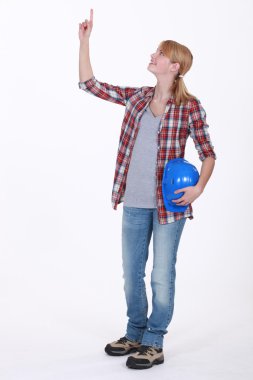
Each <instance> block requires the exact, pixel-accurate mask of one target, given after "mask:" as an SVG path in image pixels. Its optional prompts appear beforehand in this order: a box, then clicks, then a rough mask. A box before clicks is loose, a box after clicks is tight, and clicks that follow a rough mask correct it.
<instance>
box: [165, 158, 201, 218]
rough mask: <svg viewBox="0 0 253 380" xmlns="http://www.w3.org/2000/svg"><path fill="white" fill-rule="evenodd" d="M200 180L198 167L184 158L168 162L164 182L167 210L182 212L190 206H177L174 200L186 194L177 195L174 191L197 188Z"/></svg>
mask: <svg viewBox="0 0 253 380" xmlns="http://www.w3.org/2000/svg"><path fill="white" fill-rule="evenodd" d="M198 180H199V172H198V170H197V169H196V167H195V166H194V165H192V164H190V162H188V161H187V160H185V159H184V158H174V159H172V160H170V161H169V162H167V164H166V166H165V168H164V172H163V180H162V193H163V201H164V205H165V208H166V210H168V211H174V212H182V211H185V210H186V209H187V207H188V206H189V205H186V206H183V205H181V206H180V205H177V204H176V203H174V202H172V199H178V198H181V197H182V196H183V195H184V192H181V193H178V194H175V193H174V191H176V190H178V189H182V188H183V187H188V186H195V185H196V183H197V182H198Z"/></svg>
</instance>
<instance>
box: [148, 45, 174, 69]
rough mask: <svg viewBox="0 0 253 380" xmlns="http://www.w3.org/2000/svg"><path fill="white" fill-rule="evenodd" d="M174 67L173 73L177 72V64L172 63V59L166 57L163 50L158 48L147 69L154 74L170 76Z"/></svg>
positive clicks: (152, 55)
mask: <svg viewBox="0 0 253 380" xmlns="http://www.w3.org/2000/svg"><path fill="white" fill-rule="evenodd" d="M172 65H173V70H172V71H175V68H174V65H175V64H174V63H172V62H171V61H170V59H169V58H168V57H166V55H165V54H164V53H163V51H162V49H160V48H159V47H158V48H157V49H156V52H155V53H153V54H151V60H150V63H149V64H148V67H147V68H148V70H149V71H151V72H152V73H154V74H169V73H170V72H171V66H172ZM173 74H175V73H173Z"/></svg>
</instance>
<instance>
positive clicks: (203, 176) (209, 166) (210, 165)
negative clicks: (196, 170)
mask: <svg viewBox="0 0 253 380" xmlns="http://www.w3.org/2000/svg"><path fill="white" fill-rule="evenodd" d="M214 165H215V159H214V158H213V157H206V158H205V159H204V161H203V162H202V166H201V171H200V175H199V180H198V183H197V184H196V186H197V187H199V189H200V191H201V192H202V191H204V188H205V186H206V184H207V182H208V181H209V178H210V177H211V174H212V172H213V169H214Z"/></svg>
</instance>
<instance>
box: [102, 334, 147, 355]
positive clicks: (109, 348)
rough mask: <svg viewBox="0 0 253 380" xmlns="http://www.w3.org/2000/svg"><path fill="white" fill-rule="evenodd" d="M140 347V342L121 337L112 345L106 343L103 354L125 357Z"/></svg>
mask: <svg viewBox="0 0 253 380" xmlns="http://www.w3.org/2000/svg"><path fill="white" fill-rule="evenodd" d="M140 346H141V343H140V342H134V341H132V340H129V339H128V338H126V337H125V336H123V337H122V338H120V339H118V340H115V341H114V342H112V343H108V344H107V345H106V346H105V352H106V353H107V354H108V355H112V356H120V355H127V354H129V353H131V352H136V350H137V348H139V347H140Z"/></svg>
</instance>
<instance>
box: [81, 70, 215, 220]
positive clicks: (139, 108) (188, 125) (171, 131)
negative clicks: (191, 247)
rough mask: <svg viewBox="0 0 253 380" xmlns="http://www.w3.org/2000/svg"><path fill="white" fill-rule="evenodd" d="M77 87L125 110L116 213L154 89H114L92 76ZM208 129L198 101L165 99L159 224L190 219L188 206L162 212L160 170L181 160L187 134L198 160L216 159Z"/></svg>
mask: <svg viewBox="0 0 253 380" xmlns="http://www.w3.org/2000/svg"><path fill="white" fill-rule="evenodd" d="M78 86H79V88H80V89H82V90H84V91H86V92H88V93H90V94H93V95H95V96H97V97H99V98H101V99H104V100H108V101H109V102H113V103H117V104H121V105H122V106H125V107H126V108H125V115H124V118H123V122H122V126H121V132H120V138H119V147H118V153H117V160H116V168H115V175H114V181H113V188H112V198H111V202H112V207H113V209H115V210H117V205H118V204H119V203H121V202H123V199H124V192H125V188H126V178H127V171H128V167H129V163H130V159H131V153H132V150H133V146H134V142H135V139H136V136H137V133H138V129H139V124H140V119H141V116H142V114H143V112H144V111H145V108H146V107H147V106H148V104H149V102H150V101H151V99H152V97H153V95H154V90H155V87H149V86H143V87H122V86H114V85H111V84H108V83H104V82H100V81H99V80H97V79H96V78H95V76H93V77H92V78H90V79H88V80H87V81H85V82H78ZM208 128H209V125H208V124H207V123H206V112H205V110H204V108H203V107H202V105H201V103H200V100H199V99H198V98H195V99H194V100H190V101H188V102H187V104H185V105H180V106H176V104H175V103H174V99H173V97H171V98H170V99H169V100H168V102H167V105H166V108H165V112H164V114H163V117H162V119H161V128H160V132H159V133H158V151H157V165H156V181H157V187H156V197H157V211H158V218H159V223H160V224H167V223H172V222H174V221H176V220H179V219H181V218H185V217H188V218H189V219H193V209H192V205H191V203H190V204H189V205H188V207H187V209H186V210H185V211H184V212H171V211H167V210H166V209H165V206H164V203H163V196H162V178H163V171H164V168H165V165H166V164H167V162H168V161H169V160H171V159H173V158H177V157H182V158H184V151H185V145H186V141H187V138H188V136H189V135H190V136H191V137H192V139H193V141H194V144H195V147H196V149H197V152H198V155H199V159H200V160H201V161H203V160H204V159H205V158H206V157H209V156H211V157H213V158H214V159H216V158H217V157H216V153H215V152H214V149H213V148H214V146H213V145H212V142H211V139H210V135H209V133H208Z"/></svg>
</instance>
